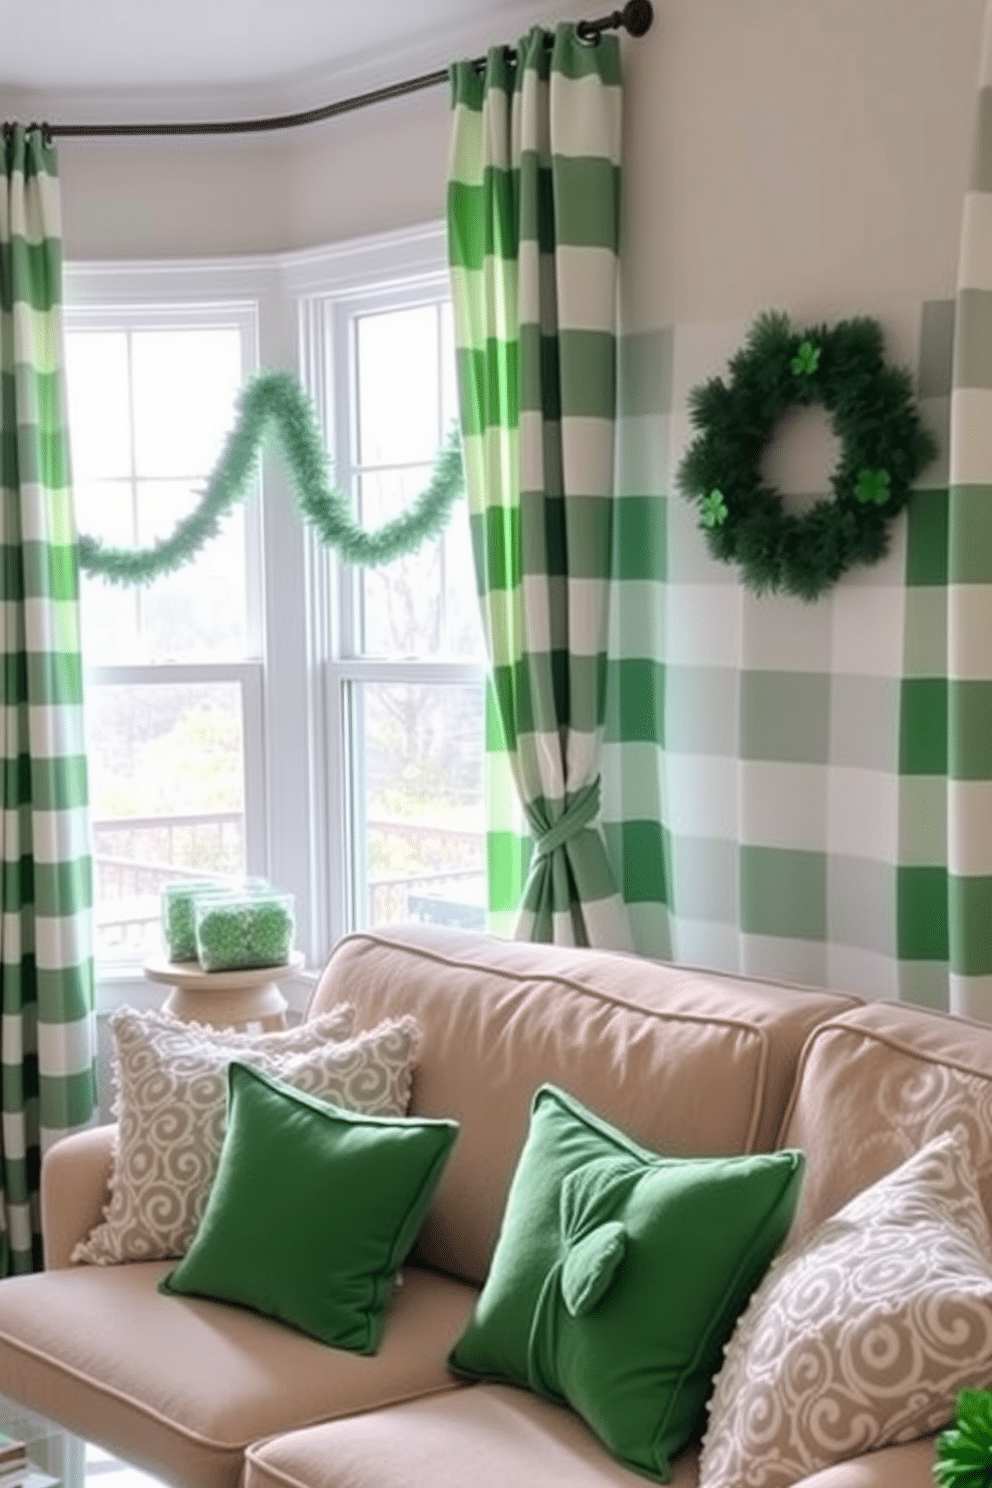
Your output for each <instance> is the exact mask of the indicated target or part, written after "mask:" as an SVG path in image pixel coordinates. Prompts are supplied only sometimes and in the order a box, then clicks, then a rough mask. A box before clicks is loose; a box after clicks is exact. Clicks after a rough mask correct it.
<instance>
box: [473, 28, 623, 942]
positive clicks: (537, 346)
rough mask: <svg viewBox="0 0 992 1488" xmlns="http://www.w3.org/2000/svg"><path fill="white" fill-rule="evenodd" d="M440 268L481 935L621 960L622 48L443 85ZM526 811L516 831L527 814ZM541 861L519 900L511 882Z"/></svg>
mask: <svg viewBox="0 0 992 1488" xmlns="http://www.w3.org/2000/svg"><path fill="white" fill-rule="evenodd" d="M451 76H452V92H453V128H452V142H451V163H450V172H449V181H448V249H449V262H450V267H451V281H452V298H453V302H454V317H455V337H456V345H457V350H458V367H459V397H460V407H461V425H462V438H463V447H464V455H465V472H466V490H467V494H468V502H469V512H470V517H471V524H472V534H473V543H474V551H475V559H476V572H477V578H478V584H479V591H480V595H481V599H482V609H483V622H484V628H485V633H486V639H487V645H488V647H489V655H490V661H491V680H492V688H491V692H490V710H489V715H490V716H489V729H488V733H489V739H488V741H487V749H488V764H489V798H490V802H491V810H490V837H489V879H490V909H491V912H492V918H491V925H492V927H493V928H495V929H501V928H504V926H505V923H506V920H507V918H508V916H509V914H510V912H512V911H516V910H517V908H518V905H519V917H518V919H517V923H516V934H517V936H518V937H519V938H521V939H531V940H553V941H557V942H559V943H561V944H591V945H598V946H613V947H621V948H622V947H626V946H627V945H628V932H627V924H626V916H625V912H624V910H623V906H622V903H621V900H620V896H619V894H618V891H617V885H616V881H615V878H614V875H613V871H612V869H611V866H610V863H609V860H608V857H607V853H606V848H605V843H604V840H603V836H602V832H601V829H600V826H599V823H598V815H599V792H600V779H599V759H600V751H601V745H602V733H603V719H604V710H605V685H606V629H607V605H608V596H609V576H610V547H611V531H612V520H613V518H612V492H613V438H614V423H615V391H616V272H617V239H618V208H619V188H620V65H619V48H618V46H617V42H616V38H615V37H608V38H603V39H601V40H600V41H599V43H598V44H597V45H588V44H586V43H584V42H582V41H580V40H579V38H578V37H577V35H576V32H575V27H574V26H573V25H568V24H565V25H560V26H559V27H558V28H557V29H556V31H555V33H554V35H553V37H552V36H551V35H549V34H548V33H546V32H545V31H543V30H542V29H541V28H540V27H535V28H534V29H533V30H532V31H530V33H529V34H528V35H527V36H526V37H524V38H523V39H522V40H521V41H520V43H519V45H518V47H517V49H516V53H515V54H514V53H508V52H507V50H506V49H505V48H502V47H494V48H493V49H492V50H491V51H490V53H489V56H488V59H487V63H486V68H485V72H484V74H480V73H479V72H477V70H476V69H475V68H474V67H473V66H472V64H471V63H469V62H462V63H458V64H456V65H455V66H454V67H453V68H452V73H451ZM517 799H519V802H520V803H521V804H522V809H523V813H524V816H525V818H526V827H525V826H524V824H523V823H522V822H521V821H520V820H519V818H518V816H517V815H516V814H515V810H514V803H515V802H516V800H517ZM526 828H529V834H530V838H531V839H532V843H533V851H532V855H531V856H530V863H529V872H528V874H527V878H526V883H525V885H524V887H523V895H522V902H521V900H520V893H519V889H520V882H521V877H522V874H521V869H522V867H523V866H524V865H525V864H526V862H527V859H528V855H529V854H530V843H529V842H528V841H527V832H526Z"/></svg>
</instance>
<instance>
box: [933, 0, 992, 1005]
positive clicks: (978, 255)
mask: <svg viewBox="0 0 992 1488" xmlns="http://www.w3.org/2000/svg"><path fill="white" fill-rule="evenodd" d="M990 325H992V4H990V5H989V6H988V7H987V9H986V14H985V29H984V35H983V46H982V56H981V64H980V72H979V80H978V110H977V121H976V126H975V143H974V151H973V156H972V165H971V176H970V181H969V189H968V192H967V194H966V197H965V204H964V215H963V220H962V231H961V253H960V259H959V266H958V294H957V304H956V314H955V332H954V377H953V387H952V392H951V461H950V498H949V506H948V546H947V680H946V696H947V722H948V730H947V804H948V811H947V870H948V871H947V885H946V893H945V894H943V895H941V894H940V889H941V885H940V884H939V882H938V883H937V884H935V885H934V892H935V895H937V896H939V898H938V899H937V902H936V903H935V904H934V905H933V912H936V911H937V910H938V909H943V911H944V916H945V921H946V927H947V928H946V944H947V956H948V960H949V965H950V995H949V1001H950V1006H951V1009H952V1010H953V1011H954V1012H960V1013H966V1014H969V1015H971V1016H973V1017H978V1018H982V1019H985V1020H987V1021H990V1022H992V342H990V340H989V326H990Z"/></svg>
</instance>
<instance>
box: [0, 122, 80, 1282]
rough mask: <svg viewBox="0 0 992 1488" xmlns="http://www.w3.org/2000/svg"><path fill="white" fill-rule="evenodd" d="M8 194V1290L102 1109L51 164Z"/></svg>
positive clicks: (12, 159)
mask: <svg viewBox="0 0 992 1488" xmlns="http://www.w3.org/2000/svg"><path fill="white" fill-rule="evenodd" d="M3 155H4V179H3V183H2V191H0V393H2V396H0V485H2V507H0V599H2V604H0V627H2V645H0V669H2V675H3V691H4V699H3V701H4V708H3V715H2V718H3V723H2V728H3V754H2V768H3V811H2V816H0V881H2V900H3V913H2V917H0V989H2V1004H3V1018H2V1022H0V1100H2V1108H3V1116H2V1125H0V1190H2V1192H0V1232H2V1234H0V1274H8V1273H10V1272H22V1271H28V1270H31V1269H33V1268H39V1267H40V1266H41V1261H42V1257H41V1236H40V1227H39V1214H38V1180H39V1172H40V1165H41V1158H42V1155H43V1154H44V1152H45V1150H46V1149H47V1147H48V1146H49V1145H50V1144H51V1143H52V1142H54V1141H55V1140H56V1139H57V1138H59V1137H61V1136H63V1135H65V1134H66V1133H67V1132H70V1131H73V1130H75V1129H77V1128H79V1127H81V1126H84V1125H85V1124H86V1123H87V1122H88V1121H89V1119H90V1117H91V1116H92V1113H93V1111H94V1109H95V1106H96V1080H95V1030H94V1020H93V960H92V925H91V913H92V864H91V857H90V848H89V824H88V809H87V808H88V798H87V772H86V755H85V747H84V738H83V718H82V703H83V696H82V661H81V657H80V648H79V603H78V601H79V566H78V549H77V542H76V533H75V529H74V521H73V511H72V495H71V490H70V478H69V450H68V440H67V435H66V429H65V417H64V406H65V403H64V392H63V382H62V370H61V365H62V324H61V277H62V261H61V260H62V245H61V225H60V208H59V185H58V168H57V160H56V155H55V151H54V150H53V149H52V148H51V147H50V146H47V145H46V144H45V143H44V141H43V139H42V135H41V132H40V131H39V130H37V129H31V130H25V129H24V128H23V127H21V126H20V125H14V126H5V127H4V131H3Z"/></svg>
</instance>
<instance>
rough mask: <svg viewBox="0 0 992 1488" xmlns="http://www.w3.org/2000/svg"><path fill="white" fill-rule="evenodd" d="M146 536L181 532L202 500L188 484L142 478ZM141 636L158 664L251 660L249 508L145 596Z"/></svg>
mask: <svg viewBox="0 0 992 1488" xmlns="http://www.w3.org/2000/svg"><path fill="white" fill-rule="evenodd" d="M137 494H138V540H139V542H140V543H142V544H145V543H150V542H153V541H155V540H156V539H158V538H160V537H162V536H163V535H165V534H168V533H170V532H172V531H173V529H174V528H175V526H176V524H177V523H178V522H179V521H181V519H182V518H183V517H185V516H187V515H188V514H189V512H190V511H192V510H193V508H194V507H195V505H196V503H197V500H198V499H199V497H198V493H197V492H196V491H195V490H193V489H192V488H191V486H190V485H189V484H188V483H180V482H170V481H141V482H139V483H138V487H137ZM140 604H141V635H142V641H143V650H144V655H145V656H146V657H147V659H148V660H150V661H196V660H200V659H203V658H205V657H208V656H209V657H213V658H226V659H234V658H236V657H243V656H244V655H245V653H246V651H247V647H248V630H247V602H246V587H245V525H244V509H243V507H240V506H239V507H237V508H235V510H234V511H231V512H229V513H228V514H227V516H226V517H225V518H224V520H223V522H222V523H221V525H220V530H219V531H218V534H217V536H216V537H215V538H213V539H212V540H211V541H210V542H209V543H207V544H206V545H205V547H204V548H203V549H202V551H201V552H200V553H199V555H198V556H197V557H196V558H195V559H194V560H193V562H191V563H187V564H184V565H183V567H182V568H179V569H177V570H176V571H175V573H172V574H167V575H166V576H165V577H164V578H161V579H156V581H155V582H154V583H153V584H149V585H148V586H147V587H146V588H143V590H142V591H141V594H140Z"/></svg>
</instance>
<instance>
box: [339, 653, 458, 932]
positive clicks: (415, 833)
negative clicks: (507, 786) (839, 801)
mask: <svg viewBox="0 0 992 1488" xmlns="http://www.w3.org/2000/svg"><path fill="white" fill-rule="evenodd" d="M353 692H354V702H355V720H356V736H357V737H356V743H357V747H358V753H359V758H360V764H359V767H358V772H357V773H358V774H359V776H360V778H361V779H362V787H361V790H360V793H359V798H358V801H357V803H356V804H357V806H358V822H357V827H358V830H357V836H358V848H359V853H360V859H361V860H360V863H359V865H358V868H359V878H360V880H362V881H363V882H364V905H363V906H362V908H364V912H365V916H366V923H367V924H369V925H383V924H389V923H395V922H398V921H408V920H425V921H431V922H434V923H437V924H451V925H465V926H477V927H480V928H481V927H482V926H483V924H484V923H485V835H484V825H483V799H482V759H483V756H482V739H483V717H482V684H481V683H479V684H478V685H462V684H457V685H443V684H416V683H413V682H411V683H408V684H402V685H398V684H385V683H368V682H366V683H360V684H359V683H356V684H353Z"/></svg>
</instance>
